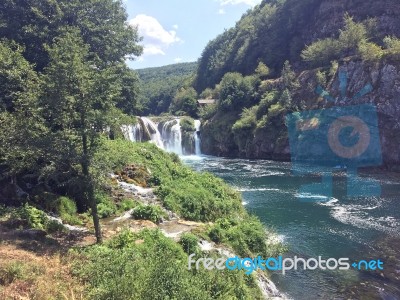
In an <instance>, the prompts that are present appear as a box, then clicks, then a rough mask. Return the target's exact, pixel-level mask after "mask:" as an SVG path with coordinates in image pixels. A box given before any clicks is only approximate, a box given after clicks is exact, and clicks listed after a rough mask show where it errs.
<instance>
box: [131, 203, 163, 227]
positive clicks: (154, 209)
mask: <svg viewBox="0 0 400 300" xmlns="http://www.w3.org/2000/svg"><path fill="white" fill-rule="evenodd" d="M132 216H133V217H134V218H135V219H139V220H150V221H152V222H153V223H156V224H158V223H160V222H161V221H162V219H163V217H165V213H164V211H163V210H162V209H161V207H159V206H158V205H152V204H150V205H144V204H140V205H138V206H136V207H135V208H134V209H133V211H132Z"/></svg>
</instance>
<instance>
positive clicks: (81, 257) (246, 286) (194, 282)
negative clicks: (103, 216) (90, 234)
mask: <svg viewBox="0 0 400 300" xmlns="http://www.w3.org/2000/svg"><path fill="white" fill-rule="evenodd" d="M192 238H193V237H191V238H190V240H192ZM184 240H186V241H187V240H188V237H187V236H186V237H184ZM138 241H141V242H139V243H138ZM183 244H184V245H186V242H184V243H183ZM189 244H191V245H192V244H193V242H190V243H189ZM75 255H76V256H77V258H78V259H77V260H76V262H75V267H74V270H75V274H76V275H78V276H79V277H80V278H82V279H83V280H84V282H85V283H86V284H87V292H88V294H89V297H90V298H94V299H131V298H132V297H134V298H135V299H139V300H140V299H201V300H202V299H262V296H261V294H260V292H259V290H258V288H257V285H256V280H255V278H254V276H248V275H245V274H244V272H242V271H229V270H224V271H218V270H211V271H208V270H204V269H203V268H201V269H199V270H195V269H194V268H192V270H188V266H187V261H188V255H187V254H186V253H185V252H184V250H183V249H182V248H181V247H180V246H179V245H178V244H177V243H175V242H173V241H172V240H171V239H168V238H166V237H165V236H164V235H163V234H162V233H161V232H160V231H158V230H144V231H141V232H140V233H138V234H133V233H132V232H130V231H124V232H122V233H121V234H120V235H119V236H117V237H115V238H113V239H112V240H110V241H108V242H107V243H105V245H103V246H94V247H91V248H88V249H86V250H83V251H81V252H79V253H76V254H75Z"/></svg>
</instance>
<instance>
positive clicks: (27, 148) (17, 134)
mask: <svg viewBox="0 0 400 300" xmlns="http://www.w3.org/2000/svg"><path fill="white" fill-rule="evenodd" d="M23 50H24V49H23V47H22V46H20V45H17V44H16V43H13V42H7V41H3V42H0V86H1V87H2V88H1V91H0V168H1V169H2V175H3V176H6V177H8V178H11V179H12V180H13V182H14V183H15V177H16V175H17V174H19V173H20V172H21V171H23V170H29V171H31V170H34V169H36V167H37V159H38V157H40V156H41V155H42V154H43V153H42V151H41V149H42V147H41V143H42V142H43V138H44V137H45V136H46V128H45V127H44V125H43V123H44V122H43V119H42V118H41V115H40V109H39V106H38V95H39V91H38V86H39V78H38V75H37V74H36V72H35V71H34V70H33V66H32V65H31V64H29V63H28V62H27V61H26V59H25V58H24V57H23V55H22V53H23ZM2 179H3V178H2Z"/></svg>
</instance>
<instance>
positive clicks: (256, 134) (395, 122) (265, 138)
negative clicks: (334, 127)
mask: <svg viewBox="0 0 400 300" xmlns="http://www.w3.org/2000/svg"><path fill="white" fill-rule="evenodd" d="M339 70H340V71H342V72H346V73H347V76H348V87H347V96H346V98H345V99H341V98H340V97H339V95H340V91H339V79H338V76H337V74H336V76H335V77H333V79H332V80H331V81H330V82H328V84H327V85H328V86H327V87H326V90H327V91H329V93H330V94H331V95H332V96H333V97H334V98H335V99H336V101H335V103H334V104H332V103H327V102H326V101H323V100H322V99H321V98H320V97H318V96H317V95H316V94H315V93H314V92H313V90H314V88H315V87H316V82H315V76H313V75H312V74H315V71H313V70H312V71H304V72H302V73H300V74H299V76H298V80H299V82H300V85H301V88H300V89H299V90H298V91H297V92H296V93H295V95H294V96H293V101H295V102H297V103H300V102H301V101H303V102H306V103H307V110H310V109H323V108H327V107H331V106H332V105H334V106H347V105H357V104H366V103H368V104H374V105H375V106H376V109H377V113H378V123H379V131H380V140H381V148H382V155H383V161H384V165H385V166H387V167H394V166H396V165H400V61H393V60H392V61H391V60H389V59H388V60H384V61H381V62H377V63H370V62H368V63H367V62H363V61H361V60H358V59H352V60H348V61H342V62H341V63H340V67H339ZM368 83H370V84H372V86H373V90H372V92H370V93H369V94H367V95H365V96H363V97H361V98H359V99H357V100H353V101H352V100H351V98H353V96H354V95H356V94H357V93H358V92H359V91H360V90H361V89H362V88H363V87H364V86H365V85H367V84H368ZM310 87H312V88H310ZM222 117H224V116H221V115H216V116H215V117H214V118H213V119H211V120H210V121H208V122H207V123H206V124H205V125H204V126H203V131H202V150H203V152H204V153H205V154H211V155H219V156H227V157H245V158H263V159H276V160H289V159H290V147H289V142H288V130H287V128H286V126H285V125H284V121H283V120H278V121H277V122H274V124H276V125H274V126H272V127H271V126H268V127H267V128H262V129H257V130H254V131H251V132H249V133H248V134H246V135H244V136H241V138H240V140H238V138H235V137H234V135H233V133H232V130H231V127H232V125H233V124H234V122H235V117H232V118H226V117H225V119H227V120H228V121H225V122H221V118H222ZM280 118H284V116H280Z"/></svg>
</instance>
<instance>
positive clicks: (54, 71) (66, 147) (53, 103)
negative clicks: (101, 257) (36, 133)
mask: <svg viewBox="0 0 400 300" xmlns="http://www.w3.org/2000/svg"><path fill="white" fill-rule="evenodd" d="M47 50H48V52H49V57H50V63H49V66H48V67H46V68H45V75H44V76H43V95H42V98H41V101H42V103H41V104H42V105H43V107H44V111H45V117H46V124H47V127H48V128H49V130H50V136H51V141H50V148H49V149H48V151H49V153H51V155H50V156H49V159H50V160H51V161H52V165H54V166H55V170H56V171H60V170H65V169H68V168H72V169H73V171H74V173H76V174H77V176H78V177H79V178H81V179H82V183H83V186H84V191H85V194H84V195H83V197H84V199H85V201H86V202H87V204H88V206H89V207H90V208H91V211H92V216H93V223H94V226H95V231H96V238H97V242H99V243H100V242H101V241H102V237H101V229H100V223H99V217H98V215H97V203H96V200H95V197H94V188H95V184H96V182H95V179H94V178H93V176H92V173H91V168H92V158H93V155H94V154H95V153H96V151H97V149H98V147H99V145H100V142H99V140H100V136H101V132H102V130H103V129H104V128H105V126H106V125H107V115H108V112H109V111H112V110H113V107H114V105H115V102H116V99H117V96H118V95H119V92H120V90H118V88H119V86H118V85H116V86H114V87H113V84H112V82H113V81H114V80H115V79H116V78H115V76H116V74H115V70H114V67H113V66H110V67H109V68H106V69H100V68H99V67H98V66H97V65H96V61H90V60H89V59H88V57H89V46H88V45H86V44H84V42H83V39H82V38H81V35H80V31H79V29H76V28H67V29H65V30H64V33H63V34H62V35H61V36H60V37H58V38H56V39H55V42H54V44H53V45H52V46H50V47H47Z"/></svg>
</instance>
